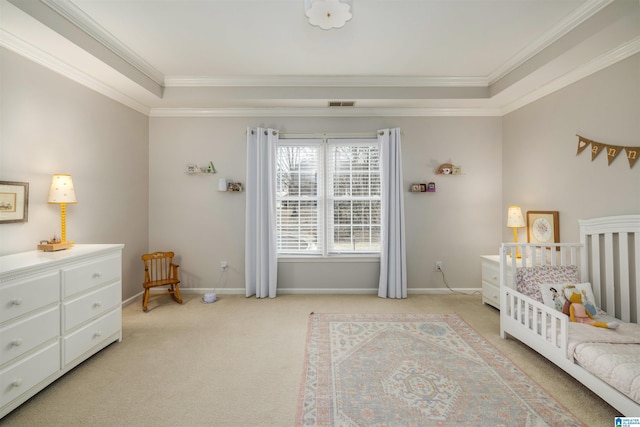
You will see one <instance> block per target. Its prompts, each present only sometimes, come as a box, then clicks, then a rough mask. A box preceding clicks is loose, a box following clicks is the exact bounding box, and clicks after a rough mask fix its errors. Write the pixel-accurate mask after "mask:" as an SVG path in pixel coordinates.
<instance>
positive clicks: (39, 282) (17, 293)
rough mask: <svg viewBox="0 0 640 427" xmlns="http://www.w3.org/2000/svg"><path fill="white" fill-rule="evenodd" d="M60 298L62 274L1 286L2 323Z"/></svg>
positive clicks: (0, 310) (0, 319)
mask: <svg viewBox="0 0 640 427" xmlns="http://www.w3.org/2000/svg"><path fill="white" fill-rule="evenodd" d="M59 299H60V275H59V273H58V272H57V271H56V272H55V273H51V274H47V275H44V276H40V277H35V278H30V279H23V280H16V281H15V282H9V283H8V284H7V285H4V286H3V287H2V288H0V323H2V322H5V321H7V320H9V319H13V318H14V317H17V316H20V315H23V314H25V313H28V312H30V311H32V310H36V309H38V308H40V307H44V306H45V305H48V304H53V303H57V302H58V300H59Z"/></svg>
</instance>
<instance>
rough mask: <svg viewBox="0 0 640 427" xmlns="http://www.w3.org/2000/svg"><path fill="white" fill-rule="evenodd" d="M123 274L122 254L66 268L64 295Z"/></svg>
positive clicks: (63, 271)
mask: <svg viewBox="0 0 640 427" xmlns="http://www.w3.org/2000/svg"><path fill="white" fill-rule="evenodd" d="M121 275H122V260H121V257H120V256H110V257H108V258H102V259H99V260H96V261H93V262H90V263H86V264H81V265H78V266H75V267H70V268H64V269H63V270H62V297H63V298H67V297H69V296H71V295H74V294H77V293H78V292H82V291H85V290H87V289H91V288H93V287H95V286H99V285H101V284H103V283H109V282H110V281H113V280H117V279H120V276H121Z"/></svg>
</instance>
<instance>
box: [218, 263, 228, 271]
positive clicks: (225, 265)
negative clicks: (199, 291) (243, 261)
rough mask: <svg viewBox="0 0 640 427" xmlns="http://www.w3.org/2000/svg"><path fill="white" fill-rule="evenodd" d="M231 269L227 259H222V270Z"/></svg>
mask: <svg viewBox="0 0 640 427" xmlns="http://www.w3.org/2000/svg"><path fill="white" fill-rule="evenodd" d="M228 269H229V265H228V264H227V261H220V271H227V270H228Z"/></svg>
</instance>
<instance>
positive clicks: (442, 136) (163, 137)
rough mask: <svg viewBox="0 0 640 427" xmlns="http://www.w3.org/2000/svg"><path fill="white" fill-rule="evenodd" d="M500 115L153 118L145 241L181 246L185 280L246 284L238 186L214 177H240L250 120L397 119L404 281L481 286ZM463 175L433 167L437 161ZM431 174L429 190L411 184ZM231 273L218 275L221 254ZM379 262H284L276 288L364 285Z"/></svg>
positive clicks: (495, 220)
mask: <svg viewBox="0 0 640 427" xmlns="http://www.w3.org/2000/svg"><path fill="white" fill-rule="evenodd" d="M501 123H502V119H501V118H497V117H487V118H151V120H150V146H149V152H150V165H151V166H150V183H149V205H150V211H151V214H150V222H149V227H150V228H149V236H150V237H149V246H150V249H151V250H162V249H168V248H173V250H175V251H176V252H177V253H179V254H180V256H181V271H182V272H183V279H185V278H186V282H187V283H186V286H190V287H194V288H207V287H213V286H216V287H217V288H221V287H227V288H233V289H239V290H241V289H243V287H244V219H245V210H244V209H245V200H244V194H243V193H241V194H234V193H220V192H218V191H217V186H218V179H219V178H226V179H233V180H239V181H244V180H245V175H246V164H245V162H246V160H245V157H246V132H245V131H246V127H247V126H250V127H255V126H265V127H274V128H277V129H280V131H282V132H285V133H286V132H287V131H289V132H312V133H313V132H347V133H348V132H367V131H375V130H377V129H382V128H387V127H400V128H401V129H402V132H403V135H402V144H403V145H402V149H403V153H402V154H403V164H404V176H405V178H404V180H405V183H404V186H405V188H406V189H407V192H406V193H405V207H406V224H407V252H408V259H407V269H408V272H407V273H408V285H409V288H411V289H412V291H413V292H420V291H422V290H426V289H433V288H443V287H444V283H443V281H442V277H441V276H440V274H439V273H436V272H434V271H433V270H434V268H433V265H434V262H435V261H436V260H441V261H443V262H444V270H445V273H446V276H447V281H448V283H449V285H450V286H451V287H457V288H478V287H480V266H479V256H480V255H481V254H486V253H496V251H497V248H498V246H499V242H500V235H501V228H502V225H501V218H500V206H501V197H500V188H501V171H500V165H501ZM209 161H213V163H214V165H215V167H216V169H217V171H218V174H217V175H188V174H186V173H185V167H186V164H187V163H197V164H198V165H200V166H204V165H206V164H207V163H208V162H209ZM445 162H452V163H454V164H457V165H462V167H463V175H461V176H442V175H440V176H435V175H434V171H435V170H436V169H437V167H438V166H439V165H440V164H441V163H445ZM428 181H434V182H435V183H436V185H437V190H438V191H437V192H436V193H434V194H415V193H409V192H408V189H409V186H410V184H411V183H412V182H428ZM223 260H224V261H227V262H228V263H229V269H230V271H229V273H228V274H227V275H226V276H222V277H220V273H219V267H220V261H223ZM378 272H379V263H378V262H366V261H365V262H363V261H360V262H344V260H340V261H338V262H327V261H320V262H318V261H314V262H300V261H295V262H281V263H280V264H279V281H278V287H279V289H280V290H283V291H284V290H287V289H291V288H296V290H297V291H298V292H314V291H316V292H326V291H327V290H331V291H345V290H348V291H351V292H363V290H369V291H370V290H372V289H376V287H377V280H378Z"/></svg>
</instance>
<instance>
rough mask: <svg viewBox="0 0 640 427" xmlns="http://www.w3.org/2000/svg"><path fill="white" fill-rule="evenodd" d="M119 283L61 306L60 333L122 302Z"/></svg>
mask: <svg viewBox="0 0 640 427" xmlns="http://www.w3.org/2000/svg"><path fill="white" fill-rule="evenodd" d="M121 294H122V288H121V286H120V282H119V281H118V282H115V283H113V284H111V285H109V286H106V287H104V288H100V289H97V290H95V291H93V292H91V293H89V294H86V295H83V296H82V297H80V298H77V299H74V300H72V301H67V302H65V303H64V304H63V309H62V310H63V317H62V331H63V333H64V332H67V331H69V330H71V329H73V328H75V327H76V326H78V325H80V324H81V323H83V322H85V321H87V320H89V319H91V318H93V317H95V316H98V315H100V314H102V313H105V312H107V311H109V310H111V309H112V308H113V307H115V306H117V305H118V304H120V303H121V301H122V295H121Z"/></svg>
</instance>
